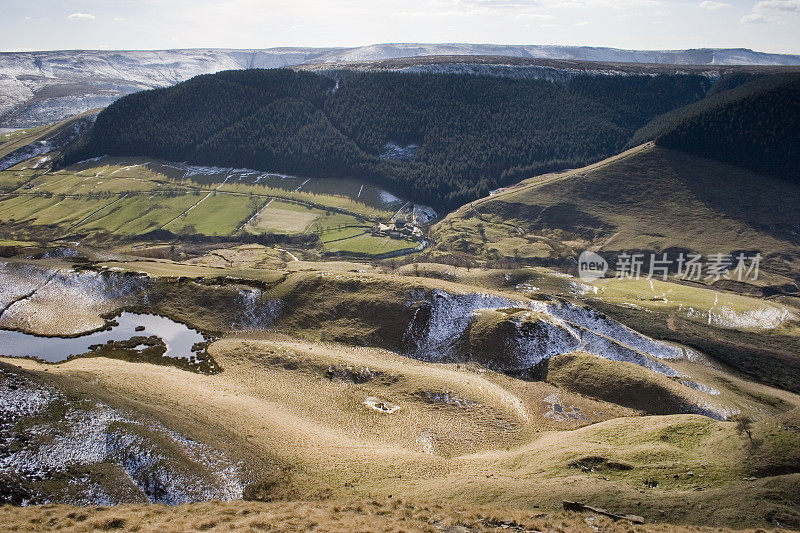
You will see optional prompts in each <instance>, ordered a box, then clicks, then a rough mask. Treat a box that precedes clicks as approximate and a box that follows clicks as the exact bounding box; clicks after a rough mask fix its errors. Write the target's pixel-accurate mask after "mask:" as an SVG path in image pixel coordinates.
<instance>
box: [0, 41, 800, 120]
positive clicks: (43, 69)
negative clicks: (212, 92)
mask: <svg viewBox="0 0 800 533" xmlns="http://www.w3.org/2000/svg"><path fill="white" fill-rule="evenodd" d="M433 55H488V56H512V57H522V58H533V59H536V58H539V59H569V60H578V61H603V62H621V63H660V64H683V65H703V64H708V65H799V64H800V56H792V55H781V54H765V53H760V52H753V51H751V50H745V49H701V50H650V51H641V50H620V49H615V48H592V47H579V46H542V45H529V46H503V45H484V44H447V43H445V44H413V43H410V44H376V45H372V46H362V47H357V48H272V49H265V50H229V49H195V50H155V51H98V50H74V51H48V52H8V53H0V127H4V128H23V127H30V126H36V125H42V124H46V123H50V122H55V121H58V120H63V119H64V118H67V117H69V116H72V115H76V114H79V113H82V112H84V111H87V110H89V109H93V108H96V107H103V106H106V105H108V104H109V103H111V102H113V101H114V100H115V99H117V98H119V97H120V96H122V95H125V94H130V93H132V92H136V91H140V90H144V89H151V88H155V87H166V86H169V85H173V84H175V83H179V82H181V81H184V80H187V79H189V78H192V77H194V76H197V75H200V74H210V73H214V72H219V71H222V70H237V69H246V68H278V67H287V66H295V65H301V64H307V63H331V64H336V63H343V62H352V61H377V60H384V59H394V58H404V57H419V56H433ZM432 68H433V69H434V70H435V68H436V67H427V69H428V70H430V69H432ZM440 68H446V69H449V70H452V69H454V68H456V67H454V66H453V65H450V66H449V67H440ZM457 68H459V69H467V70H469V69H474V68H475V67H470V66H460V67H457ZM492 68H493V67H480V69H484V70H485V69H489V70H491V69H492ZM515 72H516V71H515ZM519 72H520V73H523V75H526V76H530V75H533V74H534V71H533V70H530V71H525V70H520V71H519ZM506 74H508V73H506ZM535 75H536V76H537V77H541V76H544V77H553V76H555V77H558V76H562V75H563V73H559V72H557V71H556V70H555V69H552V71H547V72H545V71H541V72H538V71H537V72H536V73H535ZM54 88H55V89H56V90H53V89H54Z"/></svg>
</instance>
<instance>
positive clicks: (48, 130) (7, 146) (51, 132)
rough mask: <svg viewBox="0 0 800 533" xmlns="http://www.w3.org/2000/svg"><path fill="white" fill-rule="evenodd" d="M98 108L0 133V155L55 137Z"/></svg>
mask: <svg viewBox="0 0 800 533" xmlns="http://www.w3.org/2000/svg"><path fill="white" fill-rule="evenodd" d="M98 111H99V109H91V110H89V111H86V112H84V113H81V114H80V115H75V116H74V117H72V118H69V119H67V120H64V121H62V122H57V123H55V124H51V125H49V126H40V127H37V128H28V129H25V130H19V131H13V132H10V133H6V134H4V135H0V157H5V156H6V155H8V154H10V153H11V152H13V151H14V150H17V149H19V148H22V147H23V146H27V145H29V144H31V143H32V142H35V141H41V140H46V139H50V138H52V137H55V136H56V135H58V134H59V133H61V132H62V131H64V130H66V129H67V128H69V127H70V126H72V125H73V124H74V123H75V122H76V121H78V120H80V119H82V118H84V117H85V116H87V115H91V114H93V113H97V112H98Z"/></svg>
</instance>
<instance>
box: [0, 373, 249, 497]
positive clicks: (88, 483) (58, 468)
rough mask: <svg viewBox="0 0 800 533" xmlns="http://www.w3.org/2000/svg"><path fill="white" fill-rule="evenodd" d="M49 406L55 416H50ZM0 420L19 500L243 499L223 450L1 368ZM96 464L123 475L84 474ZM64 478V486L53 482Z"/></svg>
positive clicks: (5, 467) (4, 467)
mask: <svg viewBox="0 0 800 533" xmlns="http://www.w3.org/2000/svg"><path fill="white" fill-rule="evenodd" d="M51 406H54V409H55V412H56V413H58V417H57V418H52V416H49V415H48V413H47V412H48V409H50V408H51ZM0 420H2V423H1V424H0V443H2V444H3V447H2V449H3V451H2V452H0V474H4V475H6V476H8V475H11V476H14V478H16V479H19V480H22V482H23V484H24V485H23V486H26V487H28V488H27V489H26V490H27V491H29V496H30V501H29V502H26V501H21V502H17V503H22V504H25V503H47V502H52V503H73V504H83V505H91V504H94V505H111V504H116V503H123V502H125V501H141V500H145V501H149V502H152V503H165V504H171V505H175V504H180V503H186V502H192V501H204V500H209V499H220V500H234V499H239V498H241V497H242V491H243V482H242V481H241V473H240V470H239V467H238V466H237V465H235V464H233V463H232V462H231V461H230V460H229V459H228V458H227V457H226V456H225V455H224V454H222V453H220V452H218V451H216V450H213V449H211V448H209V447H207V446H205V445H203V444H201V443H198V442H195V441H192V440H190V439H187V438H186V437H184V436H183V435H181V434H179V433H176V432H174V431H171V430H170V429H168V428H166V427H164V426H163V425H161V424H159V423H158V422H156V421H154V420H142V419H140V418H138V417H135V416H131V415H129V414H127V413H124V412H122V411H119V410H117V409H113V408H111V407H109V406H107V405H105V404H103V403H100V402H93V401H87V400H80V401H77V402H76V401H75V400H73V399H70V398H67V397H65V396H64V395H63V394H62V393H61V392H60V391H59V390H57V389H55V388H53V387H50V386H45V385H41V384H38V383H35V382H33V381H31V380H29V379H27V378H24V377H21V376H18V375H15V374H10V373H8V372H6V371H2V370H0ZM28 422H33V423H28ZM101 464H102V465H104V466H106V467H107V466H108V465H109V464H113V465H117V466H118V468H119V470H118V471H119V474H118V475H119V476H121V477H122V478H121V479H117V480H115V479H104V478H106V475H104V476H100V477H99V478H97V477H94V476H92V475H90V474H88V473H86V472H88V471H89V470H88V469H90V468H92V467H94V466H96V465H101ZM75 472H83V473H81V474H77V475H76V474H75ZM65 478H67V479H69V481H68V482H67V485H68V486H69V487H70V490H69V491H61V490H59V489H57V488H54V487H57V486H58V483H60V482H63V480H64V479H65ZM51 480H55V481H51ZM127 483H131V484H132V487H131V488H132V489H133V490H131V491H129V492H128V493H127V494H125V495H121V494H120V493H119V492H120V491H119V487H120V486H124V485H125V484H127ZM106 489H111V490H106Z"/></svg>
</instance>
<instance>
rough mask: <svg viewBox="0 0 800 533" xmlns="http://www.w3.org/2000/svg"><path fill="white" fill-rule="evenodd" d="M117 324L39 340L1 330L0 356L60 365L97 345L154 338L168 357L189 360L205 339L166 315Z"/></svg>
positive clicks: (131, 317) (124, 318) (133, 316)
mask: <svg viewBox="0 0 800 533" xmlns="http://www.w3.org/2000/svg"><path fill="white" fill-rule="evenodd" d="M114 321H115V322H117V325H116V326H113V327H112V328H111V329H109V330H105V331H97V332H95V333H89V334H87V335H81V336H80V337H40V336H38V335H30V334H28V333H21V332H19V331H10V330H0V355H4V356H11V357H36V358H38V359H42V360H44V361H49V362H51V363H57V362H59V361H64V360H65V359H67V358H68V357H69V356H71V355H80V354H84V353H86V352H88V351H90V350H89V347H90V346H92V345H95V344H105V343H107V342H108V341H126V340H128V339H130V338H131V337H150V336H153V335H155V336H157V337H159V338H161V339H162V340H163V341H164V342H165V343H166V345H167V351H166V353H165V354H164V355H165V356H167V357H179V358H181V357H186V358H188V357H189V356H190V355H192V353H193V352H192V346H193V345H194V344H195V343H198V342H203V341H205V340H206V339H205V337H203V334H202V333H200V332H199V331H196V330H194V329H190V328H189V327H187V326H186V325H185V324H181V323H180V322H175V321H174V320H170V319H169V318H166V317H163V316H158V315H147V314H139V313H128V312H124V313H122V314H121V315H119V316H118V317H116V318H114ZM137 326H144V330H142V331H136V327H137Z"/></svg>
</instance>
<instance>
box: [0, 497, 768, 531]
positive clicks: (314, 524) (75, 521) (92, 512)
mask: <svg viewBox="0 0 800 533" xmlns="http://www.w3.org/2000/svg"><path fill="white" fill-rule="evenodd" d="M0 524H2V526H0V527H2V529H3V530H4V531H75V532H81V531H131V532H133V531H159V532H162V533H166V532H172V531H208V532H215V531H330V532H342V533H355V532H377V531H387V532H394V531H407V532H417V531H419V532H430V533H460V532H482V531H550V532H572V531H581V532H583V531H585V532H592V533H594V532H598V531H604V532H610V533H611V532H626V533H627V532H630V533H632V532H643V533H644V532H653V533H656V532H663V533H672V532H675V533H677V532H682V531H697V532H712V531H714V532H724V531H733V530H731V529H726V528H716V527H715V528H703V527H688V526H674V525H666V524H645V525H634V524H632V523H631V522H628V521H627V520H621V521H617V522H615V521H613V520H611V519H609V518H606V517H604V516H600V515H597V514H593V513H585V514H578V513H565V512H541V511H537V510H535V509H533V510H519V509H512V508H504V507H481V506H452V505H448V504H442V503H432V504H431V503H419V502H407V501H401V500H399V499H394V498H393V499H386V498H381V499H372V498H370V499H346V500H325V501H293V502H271V503H254V502H228V503H223V502H219V501H210V502H203V503H193V504H186V505H180V506H176V507H168V506H164V505H119V506H116V507H87V508H81V507H73V506H66V505H44V506H38V507H23V508H19V507H10V506H3V507H0ZM759 531H764V530H763V529H762V530H759Z"/></svg>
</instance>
